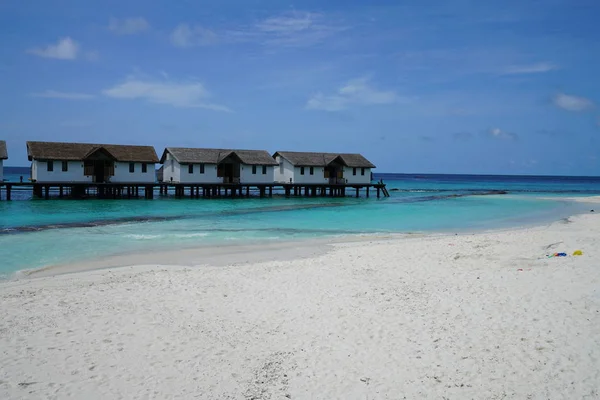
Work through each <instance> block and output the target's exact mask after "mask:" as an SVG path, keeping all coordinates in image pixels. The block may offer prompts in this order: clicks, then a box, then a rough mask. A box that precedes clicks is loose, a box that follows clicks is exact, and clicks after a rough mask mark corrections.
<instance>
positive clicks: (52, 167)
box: [46, 161, 54, 172]
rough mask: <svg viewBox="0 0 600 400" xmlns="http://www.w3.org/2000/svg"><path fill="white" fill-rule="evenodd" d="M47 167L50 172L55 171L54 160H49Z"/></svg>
mask: <svg viewBox="0 0 600 400" xmlns="http://www.w3.org/2000/svg"><path fill="white" fill-rule="evenodd" d="M46 168H47V170H48V172H52V171H54V161H48V163H47V166H46Z"/></svg>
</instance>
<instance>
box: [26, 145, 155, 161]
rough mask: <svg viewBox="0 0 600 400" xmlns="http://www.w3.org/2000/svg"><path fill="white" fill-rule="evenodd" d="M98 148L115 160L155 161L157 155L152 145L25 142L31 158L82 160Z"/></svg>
mask: <svg viewBox="0 0 600 400" xmlns="http://www.w3.org/2000/svg"><path fill="white" fill-rule="evenodd" d="M99 149H104V150H106V151H107V152H109V153H110V154H111V155H112V156H113V157H114V158H115V160H116V161H123V162H143V163H157V162H158V156H157V155H156V150H154V147H152V146H130V145H121V144H93V143H61V142H27V156H28V157H29V161H31V160H34V159H36V160H64V161H68V160H73V161H79V160H84V159H85V158H86V156H87V155H88V154H92V153H94V152H96V151H97V150H99Z"/></svg>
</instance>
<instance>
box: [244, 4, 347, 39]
mask: <svg viewBox="0 0 600 400" xmlns="http://www.w3.org/2000/svg"><path fill="white" fill-rule="evenodd" d="M254 28H255V29H256V31H257V34H258V36H259V37H260V38H261V40H262V41H263V43H264V44H267V45H279V46H289V47H295V46H298V47H301V46H310V45H314V44H316V43H319V42H321V41H323V40H324V39H326V38H327V37H329V36H332V35H334V34H335V33H337V32H340V31H342V30H344V29H346V28H344V27H337V26H333V25H330V24H327V23H326V22H325V18H324V17H323V16H322V15H321V14H315V13H309V12H300V11H294V12H291V13H286V14H282V15H278V16H273V17H269V18H266V19H264V20H263V21H260V22H259V23H257V24H256V25H255V27H254Z"/></svg>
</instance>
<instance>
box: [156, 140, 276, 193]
mask: <svg viewBox="0 0 600 400" xmlns="http://www.w3.org/2000/svg"><path fill="white" fill-rule="evenodd" d="M160 162H161V164H163V166H162V175H163V182H165V183H190V184H229V183H234V184H258V183H264V184H272V183H273V182H274V167H275V166H276V165H277V163H276V162H275V160H274V159H273V158H272V157H271V155H270V154H269V153H268V152H267V151H265V150H231V149H202V148H184V147H167V148H166V149H165V150H164V152H163V154H162V157H161V159H160Z"/></svg>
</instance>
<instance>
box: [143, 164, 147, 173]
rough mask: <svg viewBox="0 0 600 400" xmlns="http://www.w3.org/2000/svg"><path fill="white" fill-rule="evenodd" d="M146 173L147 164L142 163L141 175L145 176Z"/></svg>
mask: <svg viewBox="0 0 600 400" xmlns="http://www.w3.org/2000/svg"><path fill="white" fill-rule="evenodd" d="M146 172H148V164H146V163H142V173H143V174H145V173H146Z"/></svg>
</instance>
